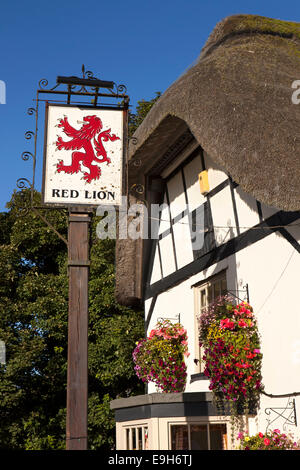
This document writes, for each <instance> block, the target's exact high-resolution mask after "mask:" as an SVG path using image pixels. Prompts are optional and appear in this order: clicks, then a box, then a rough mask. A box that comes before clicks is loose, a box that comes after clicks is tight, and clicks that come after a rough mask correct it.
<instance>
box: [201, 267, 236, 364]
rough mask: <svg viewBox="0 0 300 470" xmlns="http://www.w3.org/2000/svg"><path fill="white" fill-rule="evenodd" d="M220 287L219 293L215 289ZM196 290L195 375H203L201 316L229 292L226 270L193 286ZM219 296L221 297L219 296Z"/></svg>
mask: <svg viewBox="0 0 300 470" xmlns="http://www.w3.org/2000/svg"><path fill="white" fill-rule="evenodd" d="M224 281H225V288H224V285H223V286H222V283H223V282H224ZM217 284H218V285H219V287H220V289H219V291H217V290H216V289H215V286H216V285H217ZM193 288H194V311H195V316H194V319H195V327H194V331H195V359H196V362H197V364H195V373H201V372H203V371H204V363H203V361H202V360H201V358H202V355H203V351H201V349H202V348H200V346H199V317H200V315H201V312H202V311H203V310H204V309H205V308H207V307H208V305H209V304H210V303H212V302H213V301H214V300H216V298H217V297H218V296H219V295H224V294H226V293H227V292H228V282H227V276H226V269H225V270H223V271H221V272H219V273H218V274H215V275H213V276H211V277H209V278H208V279H205V280H203V281H201V282H199V283H198V284H196V285H194V286H193ZM209 289H211V293H212V295H211V293H210V292H209ZM202 292H205V300H206V303H205V305H202V303H201V299H202V298H203V297H202ZM217 294H219V295H217Z"/></svg>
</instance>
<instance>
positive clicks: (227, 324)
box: [220, 318, 234, 330]
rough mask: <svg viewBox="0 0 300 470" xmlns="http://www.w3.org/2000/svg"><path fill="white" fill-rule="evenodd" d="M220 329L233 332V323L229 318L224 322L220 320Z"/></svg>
mask: <svg viewBox="0 0 300 470" xmlns="http://www.w3.org/2000/svg"><path fill="white" fill-rule="evenodd" d="M220 327H221V328H223V329H225V328H228V329H229V330H233V329H234V322H233V321H230V319H229V318H226V319H225V320H221V322H220Z"/></svg>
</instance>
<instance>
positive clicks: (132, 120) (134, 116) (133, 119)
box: [128, 91, 161, 137]
mask: <svg viewBox="0 0 300 470" xmlns="http://www.w3.org/2000/svg"><path fill="white" fill-rule="evenodd" d="M155 94H156V96H155V97H154V98H152V99H151V100H149V101H147V100H141V101H138V102H137V106H136V112H135V113H132V112H129V125H128V133H129V136H130V137H131V136H132V135H133V133H134V132H135V130H136V129H137V128H138V127H139V126H140V125H141V124H142V122H143V120H144V119H145V117H146V116H147V114H148V113H149V111H150V109H151V108H152V106H153V105H154V104H155V103H156V101H158V99H159V98H160V96H161V92H160V91H157V92H156V93H155Z"/></svg>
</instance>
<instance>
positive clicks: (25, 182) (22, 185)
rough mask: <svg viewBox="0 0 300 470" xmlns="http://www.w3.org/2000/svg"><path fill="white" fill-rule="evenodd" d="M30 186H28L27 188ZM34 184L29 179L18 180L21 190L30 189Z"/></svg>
mask: <svg viewBox="0 0 300 470" xmlns="http://www.w3.org/2000/svg"><path fill="white" fill-rule="evenodd" d="M27 185H28V186H27ZM31 187H32V184H31V183H30V181H29V180H28V179H27V178H19V179H18V180H17V188H19V189H30V188H31Z"/></svg>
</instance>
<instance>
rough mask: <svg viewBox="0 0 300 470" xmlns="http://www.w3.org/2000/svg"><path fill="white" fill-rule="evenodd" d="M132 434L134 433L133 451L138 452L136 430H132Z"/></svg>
mask: <svg viewBox="0 0 300 470" xmlns="http://www.w3.org/2000/svg"><path fill="white" fill-rule="evenodd" d="M131 432H132V450H137V449H136V444H137V442H136V429H135V428H132V430H131Z"/></svg>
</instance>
